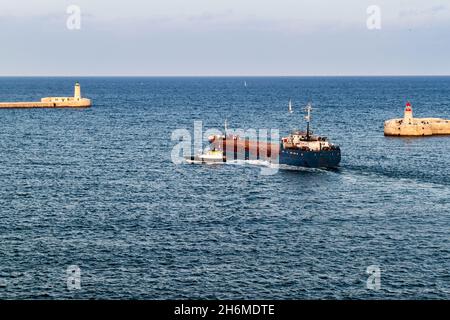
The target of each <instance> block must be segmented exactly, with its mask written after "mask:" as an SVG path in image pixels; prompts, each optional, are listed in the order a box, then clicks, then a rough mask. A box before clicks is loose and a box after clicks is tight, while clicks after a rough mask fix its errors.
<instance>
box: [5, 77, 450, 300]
mask: <svg viewBox="0 0 450 320" xmlns="http://www.w3.org/2000/svg"><path fill="white" fill-rule="evenodd" d="M76 81H79V82H80V84H81V92H82V95H83V96H85V97H88V98H90V99H92V101H93V105H92V108H89V109H27V110H20V109H3V110H0V127H1V129H0V299H450V170H449V162H450V137H447V136H433V137H424V138H398V137H385V136H384V135H383V123H384V121H385V120H387V119H391V118H401V117H402V116H403V110H404V106H405V103H406V102H407V101H410V102H411V104H412V106H413V111H414V115H415V116H416V117H443V118H450V77H78V78H74V77H3V78H0V101H2V102H3V101H36V100H39V99H40V98H41V97H45V96H71V95H73V86H74V84H75V82H76ZM289 99H291V100H292V103H293V108H294V113H292V114H289V113H288V112H287V110H288V101H289ZM308 102H311V103H312V105H313V111H312V122H311V127H312V130H313V131H314V132H315V133H316V134H320V135H324V136H327V137H328V138H329V139H330V140H331V141H332V142H333V143H336V144H339V145H340V147H341V152H342V161H341V164H340V166H339V168H337V169H334V170H323V169H306V168H305V169H297V170H285V169H283V170H279V171H277V172H275V173H273V174H262V171H263V170H262V167H261V165H255V164H254V163H252V164H248V163H230V164H223V165H190V164H186V163H178V162H176V161H175V162H174V161H173V159H174V157H173V153H174V150H176V148H177V145H178V144H180V141H179V140H178V139H176V138H174V132H179V131H177V130H182V131H183V132H185V133H186V132H187V133H189V134H190V135H192V140H194V133H195V130H194V127H195V122H201V126H202V130H203V133H204V132H205V131H206V130H208V129H217V130H223V127H224V121H225V119H226V120H227V123H228V127H229V128H242V129H244V130H247V129H257V130H259V129H277V130H279V132H280V135H281V136H284V135H287V134H288V133H289V132H290V131H291V130H293V129H304V128H305V125H306V123H305V119H304V115H305V113H304V107H305V105H306V104H307V103H308ZM175 136H176V135H175ZM203 140H204V145H203V146H202V147H206V146H207V141H206V139H203ZM183 142H186V141H185V140H183ZM192 149H194V146H193V147H192ZM193 152H195V150H193Z"/></svg>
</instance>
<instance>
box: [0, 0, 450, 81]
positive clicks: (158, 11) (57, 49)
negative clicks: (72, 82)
mask: <svg viewBox="0 0 450 320" xmlns="http://www.w3.org/2000/svg"><path fill="white" fill-rule="evenodd" d="M71 5H76V6H77V8H79V10H80V19H79V21H80V25H79V27H80V28H79V29H78V28H73V27H72V28H68V26H67V22H68V20H69V22H71V23H72V24H70V25H71V26H73V25H74V24H73V21H75V20H73V18H74V17H75V16H74V15H73V11H70V12H69V13H68V12H67V10H68V7H69V6H71ZM374 5H375V6H376V8H378V9H379V15H377V14H375V15H374V11H373V9H372V10H369V12H368V11H367V10H368V8H369V7H371V6H374ZM378 9H377V10H378ZM378 17H379V18H380V19H377V18H378ZM75 18H76V17H75ZM374 19H376V20H374ZM368 20H369V22H371V24H370V26H371V28H368ZM77 21H78V20H77ZM374 21H376V24H373V22H374ZM375 25H376V26H377V28H374V27H373V26H375ZM0 41H1V42H0V43H1V47H0V76H107V75H118V76H120V75H126V76H200V75H206V76H218V75H221V76H235V75H237V76H251V75H254V76H264V75H281V76H322V75H331V76H345V75H450V58H449V57H450V0H428V1H423V0H383V1H382V0H370V1H367V0H341V1H335V0H126V1H111V0H109V1H108V0H70V1H67V0H21V1H13V0H0Z"/></svg>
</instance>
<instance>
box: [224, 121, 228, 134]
mask: <svg viewBox="0 0 450 320" xmlns="http://www.w3.org/2000/svg"><path fill="white" fill-rule="evenodd" d="M227 131H228V123H227V119H225V137H226V136H227Z"/></svg>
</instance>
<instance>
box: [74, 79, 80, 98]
mask: <svg viewBox="0 0 450 320" xmlns="http://www.w3.org/2000/svg"><path fill="white" fill-rule="evenodd" d="M73 98H74V99H75V100H76V101H80V99H81V88H80V84H79V83H78V82H77V83H75V93H74V95H73Z"/></svg>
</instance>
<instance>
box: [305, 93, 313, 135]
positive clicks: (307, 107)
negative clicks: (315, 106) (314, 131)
mask: <svg viewBox="0 0 450 320" xmlns="http://www.w3.org/2000/svg"><path fill="white" fill-rule="evenodd" d="M305 110H306V112H307V115H306V116H305V119H306V139H307V140H309V138H310V136H311V135H310V125H309V123H310V122H311V110H312V106H311V102H309V103H308V104H307V106H306V108H305Z"/></svg>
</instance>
